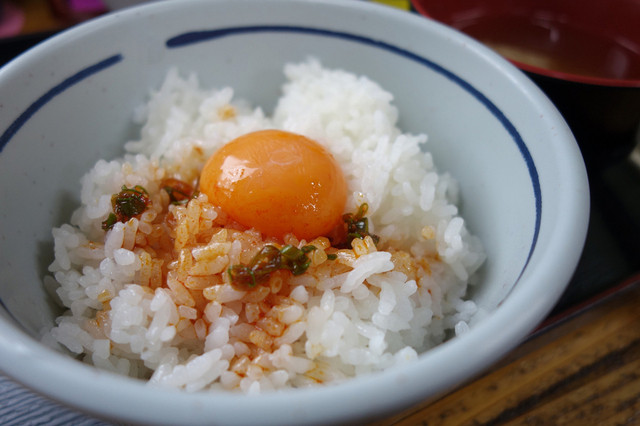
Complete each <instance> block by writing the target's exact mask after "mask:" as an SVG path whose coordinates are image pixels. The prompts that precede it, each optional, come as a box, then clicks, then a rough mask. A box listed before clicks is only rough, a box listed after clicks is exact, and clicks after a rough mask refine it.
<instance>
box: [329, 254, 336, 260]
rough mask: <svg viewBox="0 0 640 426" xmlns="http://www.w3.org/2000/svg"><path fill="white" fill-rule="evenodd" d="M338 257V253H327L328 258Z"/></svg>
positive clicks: (334, 258)
mask: <svg viewBox="0 0 640 426" xmlns="http://www.w3.org/2000/svg"><path fill="white" fill-rule="evenodd" d="M337 258H338V255H337V254H335V253H332V254H328V255H327V260H336V259H337Z"/></svg>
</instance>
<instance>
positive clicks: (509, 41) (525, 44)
mask: <svg viewBox="0 0 640 426" xmlns="http://www.w3.org/2000/svg"><path fill="white" fill-rule="evenodd" d="M639 25H640V24H639ZM455 26H456V27H457V28H459V29H460V30H461V31H463V32H465V33H467V34H469V35H470V36H472V37H474V38H476V39H477V40H479V41H481V42H483V43H484V44H486V45H488V46H490V47H492V48H493V49H495V50H496V51H498V52H499V53H500V54H502V55H503V56H505V57H506V58H508V59H511V60H514V61H518V62H522V63H525V64H528V65H532V66H536V67H540V68H545V69H549V70H555V71H560V72H564V73H570V74H578V75H583V76H589V77H598V78H608V79H628V80H637V79H640V46H638V45H637V44H635V45H634V44H633V43H631V42H630V41H628V40H621V41H618V40H616V39H614V38H608V37H605V36H600V35H598V34H594V33H592V32H589V31H585V30H582V29H580V28H576V27H572V26H570V25H567V24H565V23H561V22H556V21H550V20H544V19H532V18H529V17H521V16H506V15H505V16H496V17H481V18H478V19H475V20H473V21H466V22H458V23H457V24H456V25H455Z"/></svg>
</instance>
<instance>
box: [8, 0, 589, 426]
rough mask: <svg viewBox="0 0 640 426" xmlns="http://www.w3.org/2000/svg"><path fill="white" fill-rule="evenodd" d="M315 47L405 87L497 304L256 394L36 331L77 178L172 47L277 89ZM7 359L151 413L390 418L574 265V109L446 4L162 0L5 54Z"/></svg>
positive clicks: (526, 316)
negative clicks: (446, 18)
mask: <svg viewBox="0 0 640 426" xmlns="http://www.w3.org/2000/svg"><path fill="white" fill-rule="evenodd" d="M308 55H313V56H316V57H318V58H320V59H321V60H322V62H323V64H324V65H325V66H328V67H339V68H344V69H346V70H349V71H352V72H355V73H359V74H365V75H368V76H369V77H371V78H372V79H374V80H376V81H378V82H379V83H381V85H382V86H383V87H385V88H386V89H388V90H390V91H391V92H392V93H394V94H395V103H396V105H397V106H398V107H399V110H400V115H401V122H400V125H401V127H402V128H403V130H405V131H409V132H426V133H428V134H429V136H430V143H429V148H430V150H431V151H432V153H433V154H434V157H435V161H436V164H437V165H438V167H439V169H440V170H441V171H448V172H451V173H452V174H453V175H454V176H455V177H456V178H457V179H458V180H459V181H460V185H461V196H462V214H463V216H464V217H465V218H466V219H467V221H468V226H469V228H470V229H471V231H472V232H473V233H475V234H477V235H479V236H480V238H481V239H482V241H483V242H484V244H485V247H486V250H487V254H488V260H487V262H486V264H485V265H484V267H483V269H482V271H481V275H482V276H481V283H480V285H479V286H478V287H477V288H476V289H475V291H474V293H473V294H472V298H473V300H475V301H476V302H477V303H478V304H479V305H480V306H482V307H484V308H486V309H488V310H490V311H491V314H490V315H489V316H488V317H487V318H486V319H484V320H483V321H482V322H481V323H479V324H478V325H477V326H476V327H475V328H473V329H472V330H471V331H470V332H469V333H467V334H464V335H463V336H461V337H457V338H454V339H452V340H450V341H448V342H446V343H444V344H442V345H441V346H439V347H437V348H435V349H433V350H431V351H429V352H427V353H424V354H422V355H421V356H420V357H419V360H418V361H417V362H415V363H412V364H410V365H406V366H402V367H397V368H392V369H389V370H387V371H384V372H383V373H379V374H371V375H367V376H363V377H360V378H358V379H355V380H351V381H348V382H346V383H343V384H340V385H336V386H327V387H322V388H317V389H304V390H291V391H285V392H278V393H272V394H265V395H260V396H245V395H238V394H232V393H214V394H212V393H195V394H189V393H185V392H178V391H169V390H162V389H157V388H152V387H149V386H147V385H145V384H144V383H143V382H141V381H137V380H133V379H129V378H125V377H120V376H117V375H114V374H111V373H106V372H102V371H99V370H97V369H95V368H92V367H89V366H87V365H84V364H82V363H80V362H78V361H76V360H74V359H72V358H69V357H67V356H66V355H63V354H60V353H57V352H55V351H53V350H51V349H48V348H46V347H45V346H43V345H42V344H40V343H39V342H38V335H39V333H40V331H41V330H42V329H43V328H48V327H51V325H52V321H53V318H54V317H55V315H56V314H57V313H59V310H58V308H56V307H55V306H54V305H53V304H52V303H51V302H50V301H49V299H48V298H47V296H46V293H45V292H44V290H43V286H42V278H43V275H44V274H45V273H46V266H47V264H48V263H49V262H50V261H51V260H52V237H51V233H50V232H51V228H52V226H55V225H59V224H61V223H63V222H65V221H66V220H67V219H68V217H69V214H70V212H71V210H72V209H73V208H74V207H75V206H76V205H77V203H78V197H79V179H80V177H81V176H82V174H84V173H85V172H86V171H87V170H89V168H90V167H91V166H92V165H93V163H94V162H95V161H97V160H98V159H99V158H107V159H109V158H113V157H115V156H118V155H120V154H122V144H123V142H124V141H125V140H126V139H128V138H130V137H133V136H134V135H135V128H134V126H133V125H132V124H131V121H130V117H131V114H132V110H133V108H134V107H135V106H137V105H139V104H141V103H142V102H144V100H145V96H146V95H147V93H148V90H149V89H150V88H152V87H155V86H157V85H158V84H159V83H160V82H161V80H162V78H163V76H164V74H165V72H166V71H167V69H168V68H169V67H170V66H172V65H179V66H180V68H182V69H184V70H187V71H190V70H193V71H197V72H198V73H199V74H200V77H201V79H202V81H203V82H204V83H205V84H206V85H213V86H224V85H231V86H232V87H234V88H236V90H237V95H238V96H239V97H241V98H246V99H249V100H251V101H253V102H254V103H255V104H257V105H263V106H264V107H265V108H266V109H267V110H269V109H270V107H272V106H273V102H274V100H275V99H276V97H277V96H278V92H279V88H280V85H281V83H282V81H281V80H282V79H283V77H282V73H281V70H282V66H283V64H284V63H285V62H290V61H300V60H303V59H305V58H306V57H307V56H308ZM0 111H1V113H0V149H1V152H0V185H1V187H2V190H1V191H0V206H1V207H0V211H1V216H0V218H1V220H0V247H1V252H0V267H1V268H2V269H1V270H2V274H1V277H0V280H1V281H0V300H1V308H0V369H1V370H2V371H4V372H5V373H6V374H7V375H9V376H11V377H13V378H14V379H16V380H17V381H18V382H20V383H22V384H24V385H25V386H27V387H30V388H32V389H35V390H36V391H38V392H40V393H42V394H44V395H47V396H49V397H51V398H53V399H55V400H57V401H60V402H62V403H63V404H67V405H70V406H73V407H76V408H78V409H81V410H83V411H86V412H90V413H93V414H95V415H97V416H101V417H108V418H112V419H117V420H122V421H131V422H143V423H153V424H189V423H207V424H230V423H240V424H242V423H244V424H281V425H282V424H314V423H327V422H336V421H355V420H359V421H362V420H363V419H366V418H379V417H380V416H383V415H387V414H391V413H392V412H393V411H396V410H400V409H402V408H406V407H408V406H409V405H411V404H414V403H417V402H419V401H424V400H428V399H431V398H435V397H436V396H438V395H440V394H442V393H443V392H445V391H447V390H450V389H451V388H452V387H454V386H456V385H459V384H461V383H462V382H464V381H466V380H469V379H470V378H472V377H473V376H474V375H477V374H478V373H480V372H481V371H483V370H484V369H486V368H487V367H488V366H490V365H491V364H492V363H495V362H496V361H497V360H499V359H500V357H501V356H503V355H504V354H505V353H507V352H508V351H509V350H511V349H512V348H514V347H515V346H516V345H517V344H518V343H519V342H520V341H521V340H522V339H523V338H525V337H526V335H527V334H528V333H529V332H530V331H531V330H532V329H533V328H534V327H535V326H536V325H537V324H538V323H539V322H540V321H541V320H542V319H543V318H544V317H545V315H546V314H547V313H548V312H549V311H550V309H551V308H552V307H553V305H554V303H555V302H556V300H557V299H558V298H559V296H560V295H561V293H562V291H563V289H564V288H565V286H566V284H567V282H568V281H569V279H570V277H571V275H572V272H573V270H574V267H575V265H576V263H577V260H578V258H579V256H580V253H581V249H582V245H583V242H584V238H585V234H586V227H587V220H588V209H589V203H588V201H589V200H588V198H589V196H588V185H587V179H586V174H585V170H584V166H583V162H582V159H581V156H580V153H579V150H578V148H577V145H576V143H575V141H574V139H573V137H572V135H571V133H570V132H569V130H568V128H567V126H566V125H565V123H564V121H563V120H562V118H561V116H560V115H559V114H558V112H557V111H556V110H555V109H554V107H553V106H552V104H551V103H550V102H549V101H548V100H547V99H546V98H545V97H544V96H543V95H542V94H541V92H540V91H539V90H538V89H537V88H536V86H535V85H533V84H532V83H531V82H530V81H529V80H527V79H526V78H525V77H524V76H523V74H521V72H520V71H518V70H517V69H515V68H514V67H513V66H512V65H510V64H509V63H508V62H507V61H505V60H503V59H501V58H500V57H498V56H497V55H496V54H494V53H492V52H491V51H489V50H488V49H486V48H484V47H483V46H481V45H479V44H478V43H476V42H474V41H472V40H471V39H469V38H467V37H465V36H463V35H461V34H459V33H457V32H455V31H453V30H451V29H449V28H447V27H444V26H443V25H440V24H438V23H435V22H432V21H429V20H427V19H424V18H422V17H418V16H416V15H411V14H409V13H406V12H402V11H398V10H395V9H392V8H389V7H386V6H380V5H373V4H369V3H366V2H360V1H354V0H334V1H331V0H312V1H292V0H273V1H266V0H226V1H225V0H221V1H211V0H200V1H193V2H187V1H180V2H160V3H153V4H149V5H145V6H142V7H139V8H132V9H129V10H125V11H122V12H119V13H115V14H112V15H108V16H105V17H102V18H100V19H97V20H95V21H92V22H89V23H86V24H83V25H80V26H78V27H76V28H73V29H71V30H69V31H66V32H64V33H62V34H60V35H58V36H56V37H54V38H53V39H50V40H48V41H46V42H44V43H43V44H41V45H39V46H37V47H35V48H34V49H32V50H31V51H29V52H27V53H26V54H24V55H22V56H21V57H19V58H17V59H16V60H14V61H13V62H11V63H9V64H8V65H7V66H5V67H4V68H2V69H0Z"/></svg>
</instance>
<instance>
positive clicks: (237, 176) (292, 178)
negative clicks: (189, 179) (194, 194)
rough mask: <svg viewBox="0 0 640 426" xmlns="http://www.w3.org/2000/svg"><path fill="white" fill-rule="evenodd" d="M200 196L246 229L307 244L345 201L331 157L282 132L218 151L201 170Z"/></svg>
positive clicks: (246, 138)
mask: <svg viewBox="0 0 640 426" xmlns="http://www.w3.org/2000/svg"><path fill="white" fill-rule="evenodd" d="M200 191H201V192H202V193H204V194H206V195H207V197H208V198H209V202H211V203H213V204H215V205H217V206H219V207H220V208H221V209H222V210H223V211H224V212H225V213H226V214H228V215H229V216H230V217H231V218H232V219H233V220H235V221H236V222H238V223H240V224H242V225H244V226H246V227H248V228H254V229H256V230H258V231H260V232H261V233H262V234H263V235H266V236H270V237H278V238H283V237H284V236H285V235H286V234H289V233H291V234H293V235H295V236H296V237H297V238H299V239H305V240H311V239H313V238H315V237H318V236H322V235H326V234H328V233H329V232H330V231H331V230H332V229H333V228H334V227H335V226H336V225H337V224H338V223H339V222H340V221H341V218H342V214H343V213H344V207H345V203H346V199H347V184H346V181H345V178H344V174H343V173H342V169H341V168H340V165H339V164H338V163H337V161H336V160H335V159H334V158H333V156H332V155H331V154H330V153H329V152H328V151H327V150H326V149H325V148H324V147H323V146H322V145H320V144H318V143H317V142H315V141H313V140H311V139H308V138H306V137H304V136H301V135H298V134H294V133H290V132H284V131H280V130H262V131H257V132H253V133H249V134H246V135H243V136H241V137H239V138H237V139H234V140H233V141H231V142H229V143H227V144H226V145H225V146H223V147H222V148H220V149H219V150H218V151H216V152H215V153H214V154H213V155H212V156H211V157H210V158H209V160H208V161H207V163H206V164H205V166H204V168H203V169H202V174H201V175H200Z"/></svg>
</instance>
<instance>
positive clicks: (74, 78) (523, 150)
mask: <svg viewBox="0 0 640 426" xmlns="http://www.w3.org/2000/svg"><path fill="white" fill-rule="evenodd" d="M249 33H298V34H310V35H316V36H320V37H331V38H340V39H344V40H350V41H352V42H356V43H361V44H365V45H368V46H372V47H376V48H379V49H382V50H386V51H388V52H391V53H394V54H396V55H400V56H403V57H405V58H407V59H409V60H412V61H414V62H417V63H419V64H421V65H423V66H425V67H427V68H429V69H431V70H432V71H434V72H436V73H438V74H440V75H442V76H443V77H445V78H447V79H449V80H451V81H452V82H453V83H455V84H457V85H458V86H460V88H462V89H463V90H465V91H466V92H467V93H469V94H470V95H471V96H473V97H474V98H475V99H476V100H477V101H478V102H480V103H481V104H482V105H484V107H485V108H487V110H488V111H489V112H490V113H491V114H492V115H493V116H494V117H495V118H496V119H497V120H498V121H499V122H500V124H501V125H502V126H503V127H504V129H505V130H506V131H507V133H508V134H509V135H510V136H511V139H512V140H513V142H514V143H515V144H516V146H517V148H518V150H519V151H520V154H521V156H522V159H523V161H524V162H525V165H526V166H527V170H528V172H529V177H530V179H531V185H532V189H533V194H534V197H535V211H536V219H535V226H534V233H533V237H532V241H531V246H530V248H529V254H528V256H527V260H526V262H525V264H524V265H523V267H522V270H521V271H520V274H519V276H518V278H517V279H516V281H515V283H514V285H515V284H517V282H518V280H519V279H520V277H521V276H522V274H523V273H524V271H525V270H526V268H527V265H528V264H529V261H530V260H531V256H532V255H533V252H534V251H535V247H536V244H537V242H538V236H539V233H540V225H541V216H542V191H541V187H540V180H539V177H538V170H537V169H536V166H535V163H534V161H533V158H532V157H531V153H530V152H529V149H528V148H527V145H526V143H525V142H524V140H523V139H522V136H521V135H520V133H519V132H518V130H517V129H516V127H515V126H514V125H513V123H511V121H510V120H509V119H508V118H507V116H506V115H505V114H504V113H503V112H502V111H501V110H500V109H499V108H498V107H497V106H496V105H495V104H494V103H493V102H491V100H490V99H489V98H488V97H487V96H486V95H484V94H483V93H482V92H481V91H479V90H478V89H476V88H475V87H474V86H473V85H472V84H470V83H469V82H468V81H466V80H464V79H463V78H461V77H460V76H458V75H457V74H455V73H454V72H452V71H450V70H448V69H446V68H445V67H443V66H441V65H439V64H438V63H436V62H434V61H432V60H430V59H427V58H425V57H422V56H420V55H417V54H415V53H413V52H410V51H408V50H406V49H402V48H400V47H398V46H394V45H392V44H389V43H386V42H383V41H380V40H375V39H372V38H368V37H364V36H361V35H357V34H352V33H348V32H341V31H331V30H323V29H318V28H310V27H302V26H287V25H259V26H241V27H228V28H222V29H216V30H203V31H193V32H186V33H182V34H179V35H176V36H174V37H171V38H169V39H168V40H167V41H166V43H165V45H166V47H167V48H168V49H177V48H183V47H188V46H191V45H193V44H196V43H201V42H208V41H212V40H216V39H219V38H222V37H228V36H235V35H241V34H249ZM123 60H124V57H123V55H122V54H115V55H112V56H110V57H107V58H105V59H103V60H101V61H99V62H96V63H95V64H92V65H89V66H87V67H86V68H83V69H81V70H80V71H78V72H76V73H75V74H73V75H71V76H70V77H68V78H66V79H65V80H63V81H62V82H61V83H59V84H57V85H55V86H53V87H52V88H51V89H50V90H48V91H47V92H45V93H44V94H43V95H42V96H40V97H39V98H38V99H36V101H34V102H33V103H32V104H31V105H29V107H27V109H25V110H24V111H23V112H22V113H21V114H20V115H19V116H18V118H16V119H15V120H14V121H13V123H11V125H10V126H9V127H8V128H7V129H6V130H5V131H4V132H3V133H2V134H1V135H0V153H1V152H2V150H3V149H4V147H5V146H6V145H7V144H8V143H9V142H10V141H11V139H12V138H13V137H14V136H15V134H16V133H17V132H18V131H19V130H20V129H21V128H22V126H24V124H25V123H26V122H27V121H29V119H31V118H32V117H33V116H34V115H35V114H36V113H37V112H38V111H39V110H40V109H41V108H42V107H44V106H45V105H46V104H47V103H49V102H50V101H51V100H52V99H54V98H55V97H56V96H58V95H60V94H62V93H63V92H64V91H65V90H67V89H69V88H70V87H72V86H74V85H76V84H78V83H80V82H82V81H83V80H85V79H86V78H88V77H90V76H92V75H94V74H97V73H99V72H102V71H104V70H105V69H108V68H110V67H112V66H114V65H116V64H118V63H121V62H122V61H123ZM0 307H2V308H4V309H5V311H7V313H9V315H11V316H12V317H13V315H12V314H11V312H10V311H9V309H8V307H7V306H6V304H5V303H4V301H3V300H1V299H0ZM14 319H15V317H14Z"/></svg>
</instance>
